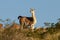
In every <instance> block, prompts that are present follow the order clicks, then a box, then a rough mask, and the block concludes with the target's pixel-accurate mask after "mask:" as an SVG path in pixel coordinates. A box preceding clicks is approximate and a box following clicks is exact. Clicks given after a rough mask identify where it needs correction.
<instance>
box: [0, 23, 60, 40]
mask: <svg viewBox="0 0 60 40" xmlns="http://www.w3.org/2000/svg"><path fill="white" fill-rule="evenodd" d="M16 25H17V24H15V25H14V26H15V28H14V27H13V26H10V27H7V28H0V40H60V29H59V28H56V27H55V28H46V29H44V28H38V29H34V32H32V31H31V30H29V29H23V30H22V31H20V29H19V28H18V29H16V28H17V26H16Z"/></svg>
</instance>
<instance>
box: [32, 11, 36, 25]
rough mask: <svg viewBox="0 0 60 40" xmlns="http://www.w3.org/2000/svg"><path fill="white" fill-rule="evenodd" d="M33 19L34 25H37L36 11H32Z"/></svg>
mask: <svg viewBox="0 0 60 40" xmlns="http://www.w3.org/2000/svg"><path fill="white" fill-rule="evenodd" d="M32 18H33V20H34V24H36V16H35V12H34V11H32Z"/></svg>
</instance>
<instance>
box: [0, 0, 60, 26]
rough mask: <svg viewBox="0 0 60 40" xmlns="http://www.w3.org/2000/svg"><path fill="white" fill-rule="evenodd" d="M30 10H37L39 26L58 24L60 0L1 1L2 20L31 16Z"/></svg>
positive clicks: (0, 16)
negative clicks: (51, 23)
mask: <svg viewBox="0 0 60 40" xmlns="http://www.w3.org/2000/svg"><path fill="white" fill-rule="evenodd" d="M30 8H35V9H36V10H35V11H36V18H37V24H36V27H37V26H43V25H44V22H57V19H58V18H60V0H0V19H3V20H5V19H7V18H10V19H11V20H16V22H17V23H18V19H17V17H18V16H19V15H22V16H31V13H30V12H29V10H30Z"/></svg>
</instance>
